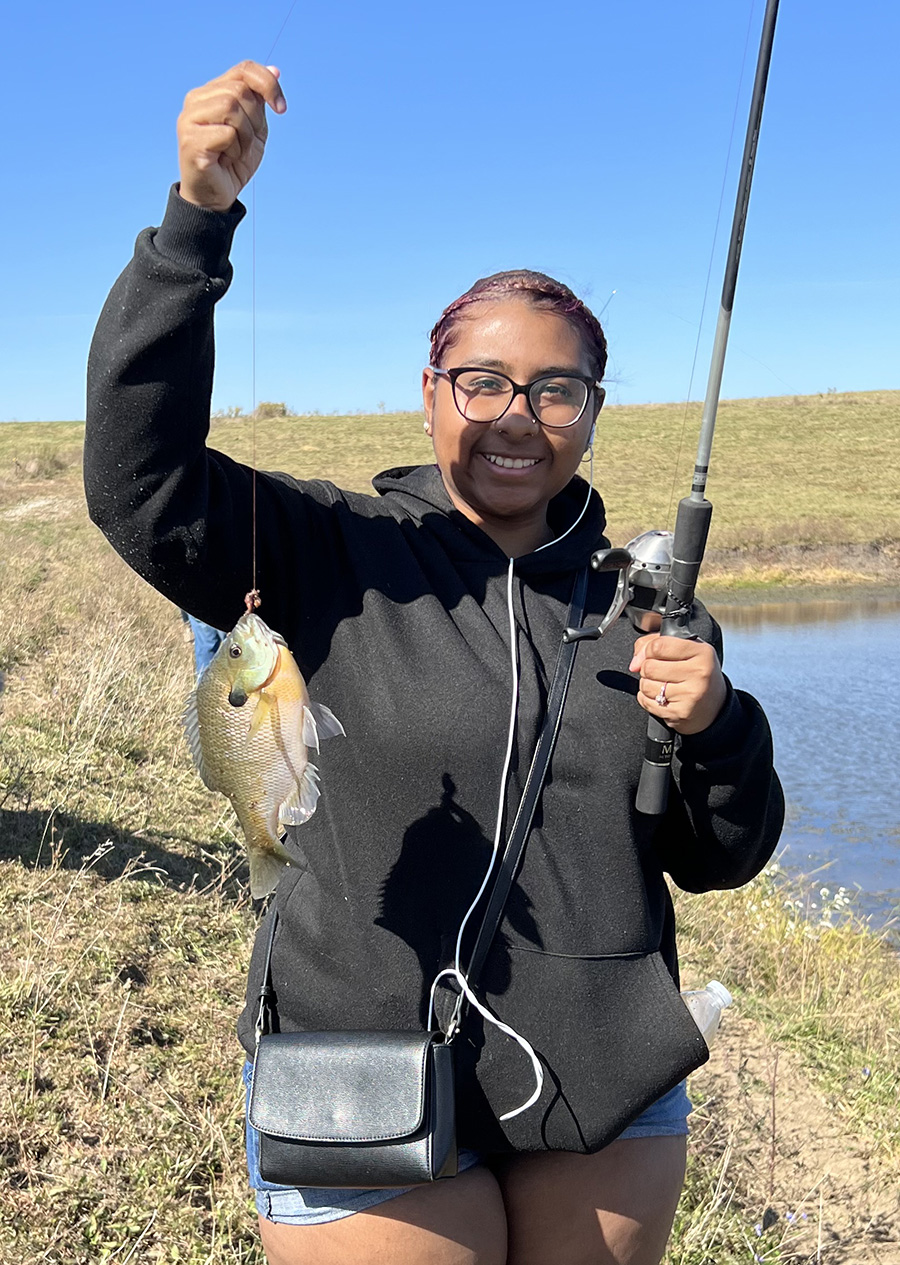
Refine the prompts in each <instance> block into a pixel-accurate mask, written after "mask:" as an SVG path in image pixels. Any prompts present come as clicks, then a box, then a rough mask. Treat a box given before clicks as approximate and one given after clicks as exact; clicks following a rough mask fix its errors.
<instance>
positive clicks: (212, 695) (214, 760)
mask: <svg viewBox="0 0 900 1265" xmlns="http://www.w3.org/2000/svg"><path fill="white" fill-rule="evenodd" d="M184 728H185V733H186V735H187V740H188V746H189V747H190V749H191V755H192V756H193V758H194V763H195V764H196V766H197V770H198V772H199V774H200V777H201V778H202V779H203V782H204V784H205V785H206V786H208V787H209V789H210V790H211V791H218V792H220V793H221V794H222V795H224V796H225V797H226V798H227V799H229V800H230V801H231V805H232V807H233V808H234V811H235V813H236V814H237V818H238V821H239V822H240V825H241V829H242V830H243V832H244V837H245V839H246V841H247V854H248V859H249V862H250V894H251V896H252V897H253V899H254V900H259V899H261V898H262V897H264V896H268V895H269V893H270V892H272V891H274V889H275V887H276V885H277V883H278V880H279V879H280V877H281V875H282V874H283V872H284V867H285V866H286V865H290V864H293V861H292V858H291V856H290V854H289V853H288V851H287V849H286V848H285V847H284V845H283V843H282V842H281V839H282V836H283V834H284V827H285V826H289V825H300V824H301V823H303V822H305V821H308V820H309V818H310V817H311V816H312V815H313V813H314V812H315V811H316V803H317V801H318V798H319V773H318V770H317V769H316V766H315V765H314V764H312V763H311V761H310V758H309V753H310V751H316V752H317V751H318V750H319V743H320V741H321V740H322V739H323V738H333V737H337V736H338V735H343V734H344V727H343V725H342V724H341V722H340V721H339V720H338V719H337V717H336V716H334V715H333V714H332V712H331V711H329V709H328V708H327V707H325V706H324V705H323V704H322V703H313V702H312V701H311V700H310V697H309V690H308V689H307V686H306V681H305V680H304V679H303V675H302V673H301V672H300V669H299V668H298V667H297V664H296V662H295V660H294V657H293V655H292V654H291V652H290V649H289V648H288V644H287V642H286V641H285V639H284V638H283V637H282V636H281V635H280V634H279V633H277V632H274V631H273V630H272V629H271V628H270V627H269V626H268V624H266V623H265V621H264V620H262V619H261V618H260V617H259V615H255V614H253V612H248V613H247V614H246V615H242V616H241V618H240V619H239V620H238V622H237V623H236V624H235V626H234V628H233V629H232V630H231V632H230V633H228V635H227V636H226V637H225V640H224V641H223V642H222V644H221V646H220V647H219V649H218V650H217V652H216V654H215V656H214V657H213V659H212V660H211V662H210V663H209V665H208V666H207V668H206V669H205V671H204V672H203V674H202V675H201V677H200V679H199V680H198V682H197V684H196V686H195V687H194V689H193V690H192V692H191V695H190V697H189V699H188V702H187V706H186V707H185V711H184Z"/></svg>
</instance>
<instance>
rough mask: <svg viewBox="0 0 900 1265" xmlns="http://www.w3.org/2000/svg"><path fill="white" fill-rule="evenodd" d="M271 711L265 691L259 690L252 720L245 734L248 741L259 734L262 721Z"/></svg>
mask: <svg viewBox="0 0 900 1265" xmlns="http://www.w3.org/2000/svg"><path fill="white" fill-rule="evenodd" d="M271 710H272V700H271V699H270V698H269V696H268V694H267V693H266V692H265V690H260V691H259V695H258V696H257V700H256V709H255V710H254V712H253V719H252V720H251V721H250V729H249V731H248V733H247V738H248V740H249V739H250V738H255V737H256V735H257V734H258V733H259V731H260V728H261V726H262V723H263V721H264V720H265V719H266V717H267V716H268V714H269V712H270V711H271Z"/></svg>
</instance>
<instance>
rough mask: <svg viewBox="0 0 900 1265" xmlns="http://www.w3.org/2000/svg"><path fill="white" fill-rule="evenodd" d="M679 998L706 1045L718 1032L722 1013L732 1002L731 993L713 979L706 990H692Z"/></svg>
mask: <svg viewBox="0 0 900 1265" xmlns="http://www.w3.org/2000/svg"><path fill="white" fill-rule="evenodd" d="M681 996H682V1000H683V1001H684V1004H685V1005H686V1006H687V1008H688V1010H689V1011H690V1012H691V1015H692V1017H693V1020H694V1022H695V1023H696V1025H697V1027H698V1028H699V1029H700V1031H701V1032H702V1034H703V1039H704V1041H706V1042H707V1044H708V1043H709V1042H710V1041H712V1039H713V1037H714V1036H715V1035H716V1032H717V1031H718V1027H719V1020H720V1019H721V1018H722V1011H723V1010H725V1009H726V1007H728V1006H730V1005H731V1003H732V1001H733V998H732V996H731V993H729V991H728V989H727V988H726V987H725V985H724V984H720V983H719V981H718V980H717V979H714V980H710V982H709V983H708V984H707V985H706V988H693V989H691V990H690V991H689V992H686V993H682V994H681Z"/></svg>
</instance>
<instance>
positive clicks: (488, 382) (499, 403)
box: [429, 365, 600, 427]
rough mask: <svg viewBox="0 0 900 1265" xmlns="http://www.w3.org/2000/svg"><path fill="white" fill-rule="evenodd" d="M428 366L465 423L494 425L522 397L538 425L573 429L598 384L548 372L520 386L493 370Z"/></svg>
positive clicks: (581, 378) (584, 378)
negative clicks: (445, 386)
mask: <svg viewBox="0 0 900 1265" xmlns="http://www.w3.org/2000/svg"><path fill="white" fill-rule="evenodd" d="M429 367H430V369H431V371H432V373H435V374H437V376H438V377H441V378H446V379H447V380H448V382H449V383H450V385H451V387H452V388H453V400H454V403H455V404H456V407H457V409H458V410H459V412H460V413H461V414H462V415H463V417H464V418H465V419H466V421H467V422H497V421H499V420H500V418H501V417H502V416H503V414H504V413H505V412H506V411H507V409H508V408H509V407H510V406H511V404H512V402H513V400H514V399H515V398H516V396H517V395H524V396H525V398H526V399H527V401H528V407H529V408H530V409H531V414H532V416H533V418H534V420H535V421H536V422H539V423H540V425H541V426H550V427H563V426H574V425H575V423H576V422H577V421H578V420H579V419H580V418H581V416H582V415H583V413H584V410H585V409H586V408H587V402H588V400H589V399H590V398H591V391H592V390H593V389H594V387H598V386H599V385H600V383H599V382H597V381H596V379H595V378H589V377H585V376H584V375H582V374H578V373H548V374H545V375H544V376H542V377H540V378H535V379H534V381H533V382H526V383H524V384H523V383H519V382H513V380H512V378H510V377H509V376H508V375H507V374H505V373H499V372H498V371H497V370H496V369H477V368H470V367H468V366H462V367H461V368H459V369H438V368H436V367H435V366H434V365H430V366H429Z"/></svg>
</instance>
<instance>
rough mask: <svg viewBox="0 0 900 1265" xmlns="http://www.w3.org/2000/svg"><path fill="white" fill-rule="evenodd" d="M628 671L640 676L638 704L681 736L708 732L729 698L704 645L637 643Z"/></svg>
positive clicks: (653, 637) (656, 638)
mask: <svg viewBox="0 0 900 1265" xmlns="http://www.w3.org/2000/svg"><path fill="white" fill-rule="evenodd" d="M629 669H630V670H631V671H632V672H640V674H641V683H640V689H639V690H638V696H637V700H638V702H639V703H640V705H641V707H643V709H644V711H645V712H649V713H650V714H651V716H656V717H658V718H659V719H660V720H664V721H665V722H666V724H667V725H668V726H669V727H670V728H672V729H674V730H675V731H676V732H677V733H680V734H698V733H700V732H701V731H702V730H704V729H707V728H708V727H709V726H710V725H711V724H712V723H713V721H714V720H715V719H716V717H717V716H718V714H719V712H720V711H721V710H722V705H723V704H724V702H725V699H726V697H727V694H728V687H727V686H726V684H725V678H724V676H723V675H722V669H721V667H720V666H719V660H718V658H717V656H716V652H715V650H713V648H712V646H709V645H707V644H706V642H705V641H689V640H687V639H686V638H684V637H663V636H661V635H660V634H659V633H649V634H648V635H647V636H646V637H639V638H638V640H637V641H636V642H635V645H634V658H633V659H632V660H631V663H630V664H629ZM663 686H664V687H665V688H664V689H663ZM661 693H662V695H663V697H664V698H665V700H666V701H665V702H664V703H661V702H659V701H658V699H659V697H660V694H661Z"/></svg>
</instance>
